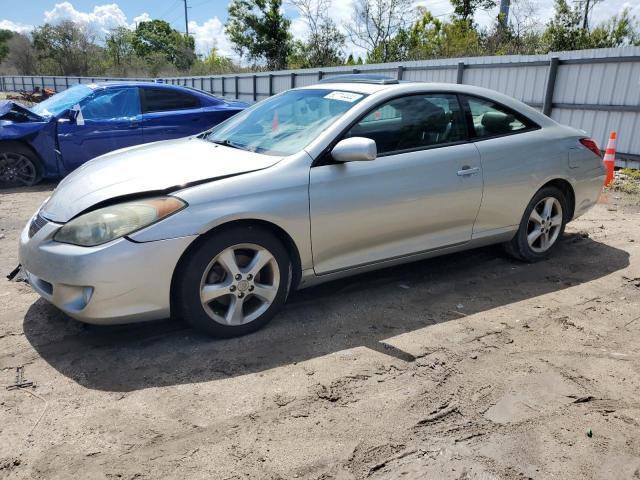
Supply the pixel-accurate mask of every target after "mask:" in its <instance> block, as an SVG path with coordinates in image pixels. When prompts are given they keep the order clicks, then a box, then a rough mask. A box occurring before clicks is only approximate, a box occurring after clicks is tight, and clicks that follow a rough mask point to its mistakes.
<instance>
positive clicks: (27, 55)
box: [7, 33, 38, 75]
mask: <svg viewBox="0 0 640 480" xmlns="http://www.w3.org/2000/svg"><path fill="white" fill-rule="evenodd" d="M7 46H8V48H9V54H8V56H7V64H9V65H10V66H12V67H13V68H15V70H16V72H17V73H18V74H20V75H35V74H37V73H38V59H37V57H36V51H35V49H34V48H33V45H32V44H31V40H30V39H29V37H27V36H26V35H22V34H20V33H14V34H13V36H12V37H11V39H10V40H9V41H8V42H7Z"/></svg>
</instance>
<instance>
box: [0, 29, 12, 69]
mask: <svg viewBox="0 0 640 480" xmlns="http://www.w3.org/2000/svg"><path fill="white" fill-rule="evenodd" d="M12 37H13V32H12V31H11V30H0V62H3V61H4V59H5V58H7V55H8V54H9V45H8V42H9V40H11V38H12Z"/></svg>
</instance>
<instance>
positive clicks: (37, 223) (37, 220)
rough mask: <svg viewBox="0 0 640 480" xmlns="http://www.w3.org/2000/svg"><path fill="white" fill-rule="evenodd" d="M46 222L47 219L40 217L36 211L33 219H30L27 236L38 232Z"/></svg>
mask: <svg viewBox="0 0 640 480" xmlns="http://www.w3.org/2000/svg"><path fill="white" fill-rule="evenodd" d="M47 223H48V222H47V219H46V218H44V217H42V216H41V215H40V212H38V214H37V215H36V216H35V217H33V220H31V224H30V225H29V238H31V237H33V236H34V235H35V234H36V233H38V232H39V231H40V229H41V228H42V227H44V226H45V225H46V224H47Z"/></svg>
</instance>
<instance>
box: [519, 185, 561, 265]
mask: <svg viewBox="0 0 640 480" xmlns="http://www.w3.org/2000/svg"><path fill="white" fill-rule="evenodd" d="M562 221H563V216H562V206H561V205H560V201H559V200H558V199H557V198H555V197H546V198H543V199H542V200H540V201H539V202H538V203H537V204H536V206H535V207H534V208H533V210H531V214H530V215H529V222H528V225H527V242H528V243H529V247H530V248H531V250H533V251H534V252H536V253H544V252H546V251H547V250H549V249H550V248H551V246H552V245H553V244H554V243H555V242H556V240H557V239H558V236H559V235H560V231H561V229H562Z"/></svg>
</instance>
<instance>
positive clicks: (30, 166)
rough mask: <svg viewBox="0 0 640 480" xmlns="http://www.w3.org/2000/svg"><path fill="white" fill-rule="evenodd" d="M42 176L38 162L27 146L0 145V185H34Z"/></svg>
mask: <svg viewBox="0 0 640 480" xmlns="http://www.w3.org/2000/svg"><path fill="white" fill-rule="evenodd" d="M41 178H42V170H41V168H40V164H39V162H38V161H37V160H36V159H35V158H34V156H33V153H31V152H30V151H29V150H28V149H27V148H24V147H21V146H20V145H15V146H13V145H11V146H2V147H0V185H2V186H9V187H15V186H25V187H30V186H32V185H35V184H36V183H38V182H39V181H40V179H41Z"/></svg>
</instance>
